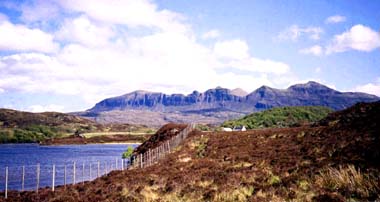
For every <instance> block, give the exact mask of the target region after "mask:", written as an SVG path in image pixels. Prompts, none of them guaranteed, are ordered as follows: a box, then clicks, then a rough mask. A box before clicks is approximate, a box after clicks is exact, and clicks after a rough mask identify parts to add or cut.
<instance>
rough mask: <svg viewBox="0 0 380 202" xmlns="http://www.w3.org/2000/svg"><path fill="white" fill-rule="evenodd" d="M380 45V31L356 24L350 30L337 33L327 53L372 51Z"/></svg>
mask: <svg viewBox="0 0 380 202" xmlns="http://www.w3.org/2000/svg"><path fill="white" fill-rule="evenodd" d="M379 47H380V33H378V32H376V31H375V30H372V29H371V28H370V27H366V26H364V25H360V24H358V25H355V26H353V27H351V29H350V30H349V31H346V32H343V33H342V34H339V35H335V36H334V39H333V41H332V42H331V44H330V45H329V46H327V48H326V53H327V54H331V53H335V52H345V51H348V50H357V51H365V52H370V51H373V50H375V49H376V48H379Z"/></svg>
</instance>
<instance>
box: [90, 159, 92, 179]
mask: <svg viewBox="0 0 380 202" xmlns="http://www.w3.org/2000/svg"><path fill="white" fill-rule="evenodd" d="M91 166H92V165H91V162H90V180H92V175H91V174H92V173H91Z"/></svg>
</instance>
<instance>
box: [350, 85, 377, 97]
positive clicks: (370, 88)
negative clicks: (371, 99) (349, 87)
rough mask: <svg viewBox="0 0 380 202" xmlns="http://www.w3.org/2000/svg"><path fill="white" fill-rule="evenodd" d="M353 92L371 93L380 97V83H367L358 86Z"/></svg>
mask: <svg viewBox="0 0 380 202" xmlns="http://www.w3.org/2000/svg"><path fill="white" fill-rule="evenodd" d="M353 91H357V92H364V93H369V94H372V95H377V96H380V82H376V83H367V84H365V85H360V86H357V87H355V88H354V89H353Z"/></svg>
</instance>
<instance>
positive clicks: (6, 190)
mask: <svg viewBox="0 0 380 202" xmlns="http://www.w3.org/2000/svg"><path fill="white" fill-rule="evenodd" d="M4 197H5V198H6V199H7V198H8V166H7V167H5V196H4Z"/></svg>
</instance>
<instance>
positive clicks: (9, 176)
mask: <svg viewBox="0 0 380 202" xmlns="http://www.w3.org/2000/svg"><path fill="white" fill-rule="evenodd" d="M194 128H195V125H194V124H190V125H187V127H186V128H184V129H183V130H181V131H180V132H179V133H178V134H177V135H176V136H173V137H171V138H170V139H169V140H166V141H164V142H162V143H160V144H159V145H158V146H157V147H155V148H153V149H152V148H150V149H149V150H148V151H146V152H144V153H140V154H135V155H132V156H131V157H130V158H129V159H119V158H115V161H114V160H109V161H102V162H101V161H83V162H75V161H73V162H71V163H64V164H63V165H57V164H52V165H48V164H45V165H40V164H39V163H38V164H36V165H34V166H33V165H32V166H31V165H29V166H25V165H23V166H12V167H8V166H7V167H6V168H5V176H4V178H5V179H2V178H3V176H2V175H1V174H0V182H5V183H4V184H3V185H1V184H0V191H1V190H4V197H5V198H8V191H9V190H21V191H25V190H35V191H36V193H38V190H39V188H40V187H49V186H51V189H52V191H55V186H59V185H62V186H64V187H65V188H66V185H68V184H76V183H84V182H85V181H90V180H94V179H95V178H98V177H100V176H101V173H104V175H107V174H108V173H109V172H111V171H113V170H127V169H130V168H145V167H148V166H151V165H153V164H155V163H157V162H158V161H159V160H160V159H162V158H163V157H165V156H166V155H167V154H168V153H170V152H171V151H173V149H174V148H175V147H177V146H178V145H179V144H180V143H181V142H182V141H183V140H184V139H186V138H187V136H188V135H189V134H190V132H191V131H193V129H194ZM119 161H121V162H119ZM80 163H82V164H80ZM20 168H21V171H20ZM70 168H71V169H70ZM94 168H95V172H96V174H95V175H94V176H93V171H94ZM33 170H34V172H33ZM77 171H78V172H77ZM80 171H81V172H80ZM20 173H21V176H20ZM33 173H34V174H33ZM80 173H81V175H82V176H78V174H79V175H80ZM70 177H71V179H72V180H71V183H70V182H69V181H68V178H70ZM77 177H78V178H77ZM78 180H79V181H78ZM2 186H4V188H2Z"/></svg>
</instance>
